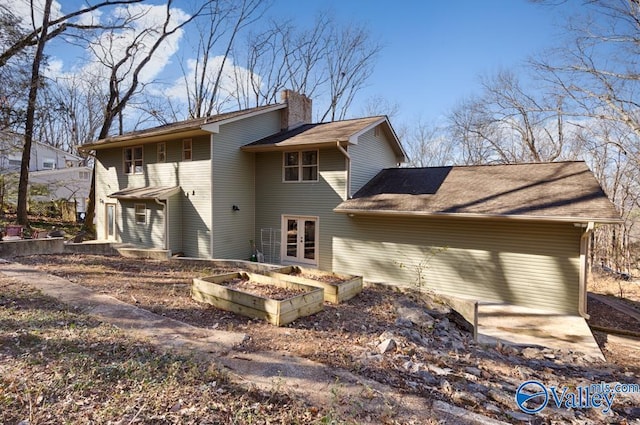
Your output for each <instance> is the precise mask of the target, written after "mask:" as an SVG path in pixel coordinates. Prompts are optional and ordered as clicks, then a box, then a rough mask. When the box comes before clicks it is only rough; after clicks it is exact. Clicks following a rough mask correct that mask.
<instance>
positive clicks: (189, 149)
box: [182, 139, 193, 161]
mask: <svg viewBox="0 0 640 425" xmlns="http://www.w3.org/2000/svg"><path fill="white" fill-rule="evenodd" d="M192 158H193V144H192V143H191V139H184V140H183V141H182V160H183V161H191V159H192Z"/></svg>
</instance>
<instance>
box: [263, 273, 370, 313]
mask: <svg viewBox="0 0 640 425" xmlns="http://www.w3.org/2000/svg"><path fill="white" fill-rule="evenodd" d="M266 274H267V275H268V276H272V277H274V278H278V279H283V280H287V281H289V282H296V283H301V284H303V285H310V286H315V287H317V288H322V289H324V300H325V301H327V302H330V303H333V304H339V303H341V302H343V301H347V300H349V299H351V298H353V297H355V296H356V295H358V294H359V293H360V292H362V276H353V275H345V274H337V273H331V272H326V271H322V270H316V269H307V268H304V267H299V266H287V267H282V268H279V269H275V270H273V271H270V272H267V273H266ZM305 275H307V276H318V277H319V278H320V280H316V279H312V278H310V277H305ZM322 277H326V278H327V281H326V282H325V281H323V280H321V279H322Z"/></svg>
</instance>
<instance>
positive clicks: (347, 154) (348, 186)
mask: <svg viewBox="0 0 640 425" xmlns="http://www.w3.org/2000/svg"><path fill="white" fill-rule="evenodd" d="M336 146H337V147H338V150H339V151H340V152H342V154H343V155H344V157H345V159H346V161H347V189H346V199H351V155H349V152H347V150H346V149H345V148H343V147H342V145H341V144H340V142H339V141H338V142H336Z"/></svg>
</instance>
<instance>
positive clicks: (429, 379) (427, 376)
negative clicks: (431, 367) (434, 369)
mask: <svg viewBox="0 0 640 425" xmlns="http://www.w3.org/2000/svg"><path fill="white" fill-rule="evenodd" d="M417 375H418V377H419V378H420V379H421V380H422V381H423V382H424V383H425V384H427V385H438V383H439V382H440V381H439V380H438V378H436V377H435V376H433V375H432V374H431V373H429V372H427V371H426V370H421V371H419V372H418V373H417Z"/></svg>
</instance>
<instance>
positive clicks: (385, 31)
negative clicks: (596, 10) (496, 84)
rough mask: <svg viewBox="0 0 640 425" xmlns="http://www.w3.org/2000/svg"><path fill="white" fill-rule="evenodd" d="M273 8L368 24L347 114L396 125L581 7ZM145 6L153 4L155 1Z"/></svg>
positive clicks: (509, 60)
mask: <svg viewBox="0 0 640 425" xmlns="http://www.w3.org/2000/svg"><path fill="white" fill-rule="evenodd" d="M58 1H59V2H60V4H59V7H61V8H62V9H63V10H64V11H66V12H68V11H69V10H73V9H76V8H78V6H79V4H82V2H81V1H79V0H58ZM185 1H191V0H176V1H175V2H174V6H175V7H181V5H183V4H185V5H186V3H183V2H185ZM7 2H9V3H10V4H11V3H12V4H13V5H20V4H21V3H22V4H23V5H28V0H0V3H7ZM272 2H273V4H272V7H271V9H270V10H269V11H268V12H267V14H266V17H270V18H276V19H282V20H288V19H292V20H297V21H301V24H305V23H306V24H308V25H311V24H312V23H313V20H314V17H315V15H316V14H317V13H319V12H320V11H327V10H328V11H330V12H332V13H333V14H334V15H335V17H336V18H337V20H338V21H340V22H342V23H349V22H355V23H359V24H365V25H366V26H367V27H368V29H369V30H370V32H371V35H372V37H373V38H374V39H375V40H378V41H379V42H380V44H382V46H383V50H382V52H381V54H380V56H379V58H378V61H377V63H376V67H375V71H374V74H373V75H372V76H371V78H370V80H369V85H368V86H367V87H366V88H365V89H364V90H363V91H362V92H361V93H360V94H359V97H358V98H356V101H355V103H354V104H353V106H352V110H351V115H352V116H357V115H362V114H363V113H364V104H365V103H366V101H367V100H368V99H371V98H373V97H376V96H379V97H382V98H384V99H386V100H388V101H389V102H390V103H397V104H398V105H399V107H400V111H399V113H398V115H397V116H396V117H394V124H396V126H399V125H403V124H408V123H410V122H411V121H415V120H417V119H422V120H423V121H426V122H438V121H442V120H443V119H444V117H445V116H446V114H447V113H448V112H449V111H450V110H451V109H452V108H453V107H454V106H455V105H456V103H457V102H459V101H461V100H462V99H463V98H464V97H465V96H469V95H471V94H473V93H474V92H478V91H479V90H480V84H479V76H480V75H482V74H485V75H488V74H492V73H494V72H496V71H498V70H499V69H501V68H509V69H516V68H517V67H518V66H520V65H521V64H522V63H523V61H524V60H526V59H527V58H528V57H529V56H531V55H533V54H536V53H538V52H540V51H542V50H543V49H545V48H548V47H552V46H553V45H554V44H555V43H556V42H557V39H558V37H559V34H560V32H561V26H562V25H563V24H564V22H563V17H564V16H566V15H567V13H570V12H572V11H574V12H575V9H572V8H580V7H581V6H580V3H579V2H578V0H568V1H567V2H566V3H565V4H562V5H561V6H556V7H551V6H543V5H540V4H536V3H533V2H531V1H527V0H458V1H446V0H442V1H435V0H422V1H406V0H404V1H403V0H398V1H396V2H395V3H391V2H382V1H373V0H369V1H367V0H272ZM149 3H151V4H158V3H160V0H151V1H149ZM27 7H28V6H27ZM51 47H52V49H51V50H50V51H49V53H50V54H52V56H53V57H54V59H60V66H61V67H62V69H64V70H65V71H68V70H70V69H73V67H74V62H77V60H78V57H79V56H81V55H83V54H84V52H82V51H76V52H74V53H71V51H70V50H69V47H70V46H69V45H64V44H61V45H58V46H57V47H58V49H55V47H54V46H51ZM176 49H177V52H176V54H175V55H174V56H172V57H171V56H168V55H170V54H171V53H169V52H165V53H167V58H166V60H165V59H163V60H161V61H165V62H164V63H166V64H168V65H167V68H170V67H171V64H173V65H177V64H178V63H179V57H180V56H184V55H181V53H182V52H181V51H182V43H180V45H179V46H176ZM220 53H221V52H220ZM58 55H59V56H58ZM167 61H168V62H167ZM161 67H164V65H162V66H161ZM161 67H157V68H158V69H160V68H161ZM179 73H180V70H179V68H177V67H174V69H173V70H170V69H165V71H163V74H164V78H165V81H166V82H167V83H171V81H175V78H179V77H178V75H179ZM167 75H173V77H167ZM170 78H174V80H170Z"/></svg>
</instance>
